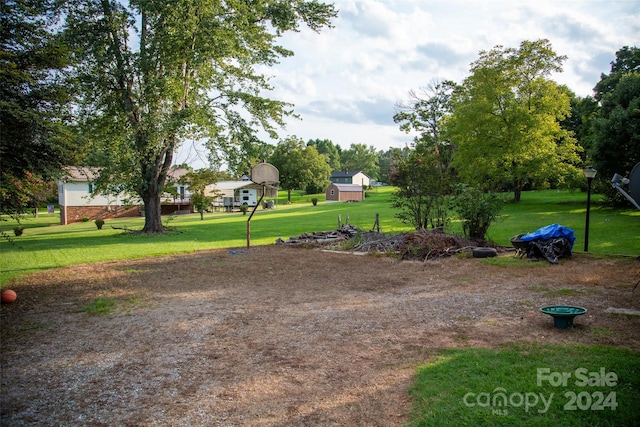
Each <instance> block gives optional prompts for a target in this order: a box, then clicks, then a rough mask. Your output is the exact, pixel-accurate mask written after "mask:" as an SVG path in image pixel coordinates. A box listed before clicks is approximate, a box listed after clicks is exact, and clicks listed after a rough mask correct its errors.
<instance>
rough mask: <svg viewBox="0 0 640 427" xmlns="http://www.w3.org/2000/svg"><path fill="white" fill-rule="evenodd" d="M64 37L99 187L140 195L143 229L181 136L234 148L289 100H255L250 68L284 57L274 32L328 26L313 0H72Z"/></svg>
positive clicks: (274, 118)
mask: <svg viewBox="0 0 640 427" xmlns="http://www.w3.org/2000/svg"><path fill="white" fill-rule="evenodd" d="M66 5H67V9H66V26H65V29H66V36H67V40H68V42H69V43H70V45H71V46H72V47H73V49H74V52H75V59H76V61H77V62H78V64H79V66H78V68H77V78H78V82H79V84H80V85H79V87H80V89H81V93H82V94H83V98H82V102H81V103H80V105H79V111H80V112H81V125H82V129H83V134H84V135H86V136H87V138H88V139H89V140H90V141H91V143H92V149H93V151H95V152H97V153H99V154H100V155H98V156H96V157H97V158H99V159H100V162H101V163H102V164H101V165H100V166H102V169H101V171H102V172H101V175H100V178H99V179H98V180H97V184H98V185H99V187H101V188H102V189H107V190H109V189H111V190H113V191H123V190H124V191H128V192H131V193H134V194H137V195H138V196H139V197H140V199H142V201H143V202H144V209H145V225H144V228H143V231H144V232H146V233H157V232H162V231H163V227H162V223H161V220H160V195H161V194H162V192H163V189H164V186H165V183H166V178H167V172H168V171H169V168H170V167H171V163H172V161H173V156H174V152H175V151H176V149H177V148H178V146H179V145H180V144H181V143H182V141H184V140H187V139H192V140H207V141H209V142H208V147H209V148H210V149H215V148H221V149H222V150H225V149H228V147H233V146H238V145H241V144H242V142H243V141H246V140H247V139H250V138H252V136H253V135H254V132H255V131H256V130H257V129H258V128H263V129H264V130H266V131H267V132H269V133H270V134H271V135H272V136H275V129H276V126H278V125H282V124H283V118H284V117H285V116H287V115H290V114H292V113H293V112H292V109H291V107H292V106H291V105H289V104H286V103H284V102H281V101H277V100H272V99H269V98H266V97H264V96H262V92H263V91H265V90H268V89H270V85H269V84H268V79H267V77H266V76H264V75H263V74H261V73H259V72H258V71H257V67H258V66H265V65H266V66H273V65H275V64H277V62H278V59H279V58H281V57H286V56H290V55H292V54H293V52H291V51H290V50H288V49H286V48H285V47H283V46H280V45H279V44H278V43H277V41H278V38H279V37H280V36H281V35H282V34H283V33H284V32H288V31H298V30H299V27H300V25H307V26H308V27H309V28H311V29H312V30H315V31H319V30H320V29H322V28H324V27H328V26H331V19H332V18H333V17H335V16H336V11H335V10H334V8H333V5H329V4H323V3H320V2H319V1H316V0H311V1H304V0H291V1H279V0H255V1H251V2H244V1H210V2H202V1H200V0H173V1H166V0H145V1H141V0H130V1H128V2H127V1H116V0H69V1H68V2H66Z"/></svg>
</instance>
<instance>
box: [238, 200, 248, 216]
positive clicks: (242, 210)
mask: <svg viewBox="0 0 640 427" xmlns="http://www.w3.org/2000/svg"><path fill="white" fill-rule="evenodd" d="M248 210H249V205H248V204H246V203H243V204H242V205H240V212H242V215H246V214H247V211H248Z"/></svg>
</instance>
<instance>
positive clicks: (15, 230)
mask: <svg viewBox="0 0 640 427" xmlns="http://www.w3.org/2000/svg"><path fill="white" fill-rule="evenodd" d="M23 232H24V227H22V226H21V225H16V226H15V227H13V234H15V235H16V237H18V236H22V233H23Z"/></svg>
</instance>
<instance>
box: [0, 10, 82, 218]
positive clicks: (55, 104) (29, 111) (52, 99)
mask: <svg viewBox="0 0 640 427" xmlns="http://www.w3.org/2000/svg"><path fill="white" fill-rule="evenodd" d="M54 6H55V2H53V1H47V0H32V1H29V2H24V1H4V2H3V3H2V4H1V5H0V99H1V100H2V102H0V159H1V161H2V174H1V178H0V211H1V212H2V213H5V214H20V213H22V212H24V210H25V209H26V208H27V206H30V207H31V206H32V202H33V201H34V200H35V199H36V198H37V197H36V195H37V192H38V188H41V187H42V186H44V185H45V183H44V182H45V181H46V180H49V179H51V178H53V177H56V176H57V175H58V174H59V173H60V170H61V167H62V166H63V165H65V164H68V163H69V162H71V161H72V159H73V158H74V156H75V154H74V153H75V150H74V149H73V148H72V142H73V139H72V138H71V136H70V134H69V132H68V124H69V123H70V119H71V114H70V101H71V100H72V93H70V91H69V90H68V85H67V84H66V83H67V80H66V77H67V76H66V71H67V67H68V66H69V55H68V54H67V53H68V52H67V49H66V48H65V45H64V44H63V43H62V41H61V40H60V37H59V36H58V35H57V34H56V33H55V31H54V24H55V22H56V19H57V16H58V15H57V12H58V11H57V10H56V9H55V7H54ZM76 150H77V148H76Z"/></svg>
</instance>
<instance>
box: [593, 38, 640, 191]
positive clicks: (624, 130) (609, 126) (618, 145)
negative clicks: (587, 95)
mask: <svg viewBox="0 0 640 427" xmlns="http://www.w3.org/2000/svg"><path fill="white" fill-rule="evenodd" d="M594 91H595V99H596V100H597V101H598V102H599V104H600V109H599V111H598V114H597V116H596V118H594V120H593V123H592V124H593V147H592V150H591V152H590V153H589V154H590V157H591V159H592V160H593V162H594V167H595V168H596V169H597V170H598V173H599V174H602V175H603V176H605V177H606V178H609V179H611V177H613V175H614V174H615V173H618V174H620V175H623V176H628V174H629V173H630V172H631V170H632V169H633V166H634V165H635V164H636V163H637V162H639V161H640V49H639V48H637V47H624V48H622V49H621V50H619V51H618V52H616V60H615V61H614V62H612V63H611V72H610V73H609V74H602V76H601V77H600V82H598V84H597V85H596V87H595V88H594Z"/></svg>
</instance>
